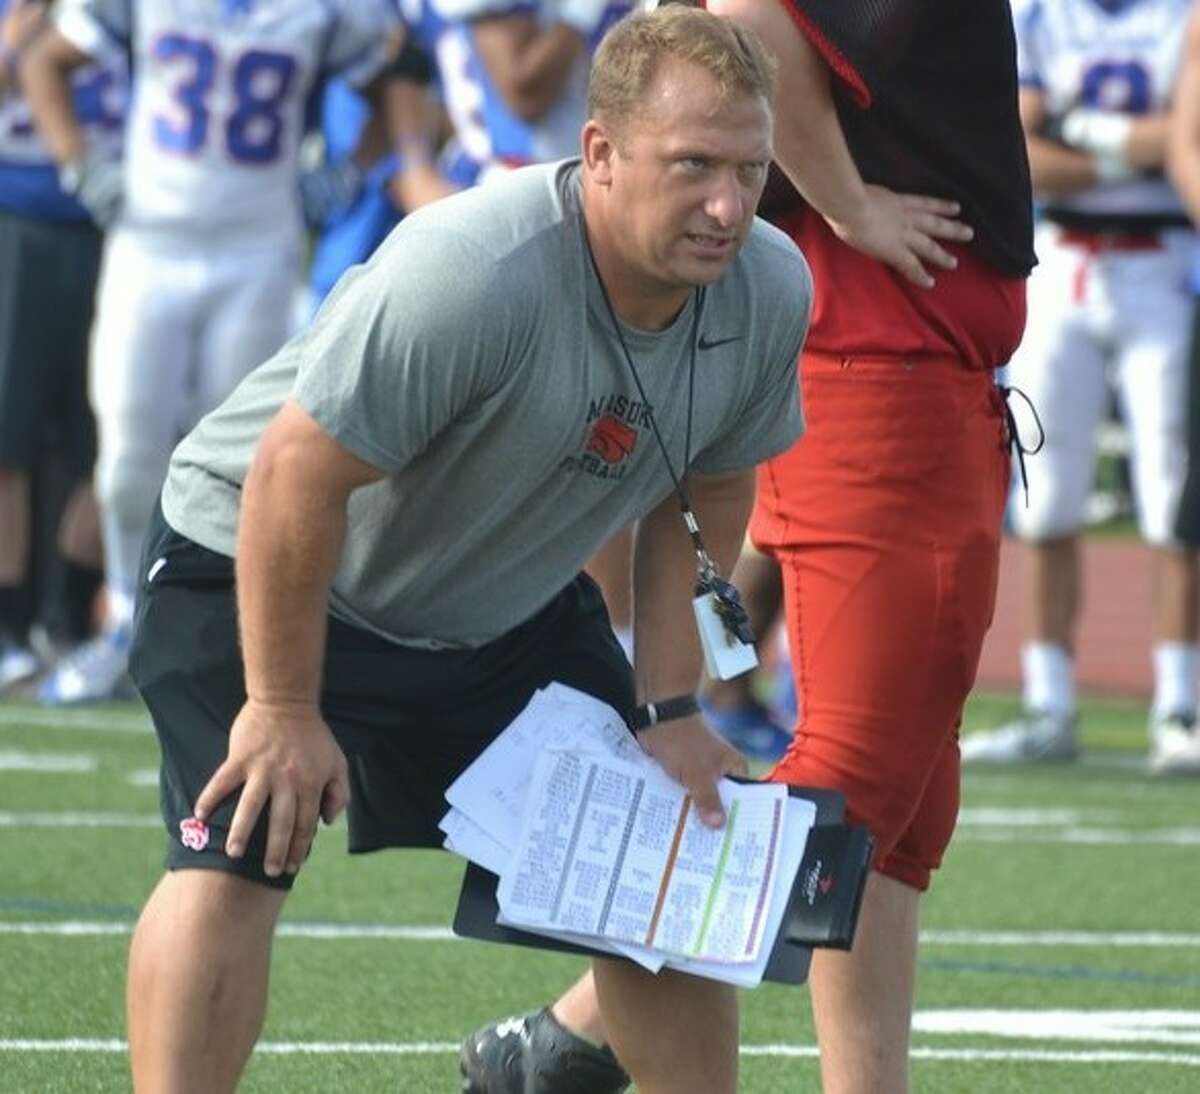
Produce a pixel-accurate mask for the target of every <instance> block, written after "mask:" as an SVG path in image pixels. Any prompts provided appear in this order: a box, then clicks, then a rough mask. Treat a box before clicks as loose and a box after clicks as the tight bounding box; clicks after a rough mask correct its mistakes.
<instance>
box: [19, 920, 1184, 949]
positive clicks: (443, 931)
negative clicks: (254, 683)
mask: <svg viewBox="0 0 1200 1094" xmlns="http://www.w3.org/2000/svg"><path fill="white" fill-rule="evenodd" d="M132 929H133V926H132V924H130V923H125V922H121V921H107V922H105V921H86V920H65V921H64V920H58V921H55V920H47V921H36V922H5V921H3V920H0V935H3V934H25V935H56V936H59V937H63V938H89V937H101V936H104V935H122V934H129V933H130V931H131V930H132ZM277 934H278V935H279V936H280V937H283V938H315V939H322V940H326V941H333V942H343V941H355V940H359V939H372V938H378V939H391V940H395V941H402V942H404V941H421V942H455V941H459V937H458V935H456V934H455V933H454V932H453V931H451V930H450V928H449V927H438V926H426V925H404V926H402V925H399V924H388V923H344V924H343V923H286V922H285V923H281V924H280V925H279V929H278V931H277ZM921 945H922V946H981V947H987V948H994V947H1006V946H1093V947H1096V946H1103V947H1104V948H1106V949H1108V948H1112V947H1117V946H1119V947H1123V948H1126V949H1138V948H1142V949H1195V948H1197V947H1200V934H1185V933H1182V932H1170V931H936V930H934V931H922V932H921Z"/></svg>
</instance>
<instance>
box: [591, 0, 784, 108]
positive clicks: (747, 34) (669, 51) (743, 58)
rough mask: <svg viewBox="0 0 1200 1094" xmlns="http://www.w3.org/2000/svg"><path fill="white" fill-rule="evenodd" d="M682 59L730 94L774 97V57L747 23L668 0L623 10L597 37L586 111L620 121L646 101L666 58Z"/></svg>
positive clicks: (769, 101) (721, 91) (769, 100)
mask: <svg viewBox="0 0 1200 1094" xmlns="http://www.w3.org/2000/svg"><path fill="white" fill-rule="evenodd" d="M668 60H677V61H686V62H688V63H690V64H694V65H696V66H698V67H699V68H702V69H704V70H705V71H706V72H708V73H709V75H711V76H712V77H713V78H714V79H715V80H716V82H717V85H718V87H719V88H720V93H721V96H722V98H727V97H729V96H731V95H734V94H744V95H751V96H760V97H761V98H763V99H765V100H766V102H767V103H768V104H773V103H774V101H775V70H776V64H775V59H774V57H772V56H771V55H770V54H769V53H768V52H767V50H766V48H765V47H764V46H763V43H762V39H761V38H759V36H758V35H757V34H755V32H754V31H752V30H751V29H750V28H749V27H745V26H742V25H741V24H740V23H737V22H735V21H734V20H732V19H725V18H722V17H721V16H717V15H713V14H712V13H711V12H708V11H705V10H704V9H703V8H694V7H689V6H687V5H684V4H669V5H667V6H665V7H660V8H658V9H656V10H654V11H649V12H640V13H636V14H633V15H628V16H626V17H625V18H624V19H622V20H621V21H620V22H619V23H617V24H616V25H615V26H614V27H613V28H612V29H611V30H610V31H609V32H608V33H607V34H606V35H605V36H604V40H603V41H602V42H601V43H600V47H599V49H597V50H596V55H595V57H594V58H593V60H592V73H591V80H590V82H589V84H588V116H589V117H592V118H596V119H597V120H600V121H604V122H607V123H608V124H609V125H612V126H616V127H620V126H621V125H622V124H623V123H624V122H626V121H629V120H631V119H633V118H637V117H638V116H639V115H640V114H641V113H642V112H643V111H644V110H645V109H646V106H647V98H648V93H649V91H650V88H651V86H652V85H653V83H654V80H655V78H656V77H657V76H658V73H659V69H660V68H661V66H662V65H663V63H664V62H665V61H668Z"/></svg>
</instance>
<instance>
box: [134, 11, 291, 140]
mask: <svg viewBox="0 0 1200 1094" xmlns="http://www.w3.org/2000/svg"><path fill="white" fill-rule="evenodd" d="M153 53H154V58H155V60H156V61H159V62H160V63H163V64H168V65H174V64H185V65H187V66H188V68H187V75H186V76H185V77H184V78H183V79H182V80H180V81H179V82H178V83H176V84H175V86H174V89H173V98H174V105H175V106H177V107H178V110H177V111H176V112H173V113H172V114H167V113H163V112H160V113H158V114H156V115H155V116H154V137H155V140H156V141H158V143H159V144H160V145H161V146H162V147H163V148H168V149H170V150H171V151H173V152H181V153H183V154H185V155H190V154H193V153H195V152H197V151H199V150H200V149H201V148H203V147H204V145H205V144H206V142H207V141H208V139H209V130H210V128H211V127H212V121H213V118H212V110H211V108H210V106H209V99H210V96H211V93H212V90H213V86H214V84H215V83H216V79H217V74H218V71H219V58H218V56H217V52H216V50H215V49H214V48H213V45H212V43H211V42H209V41H207V40H206V39H204V38H191V37H188V36H187V35H183V34H164V35H163V36H162V37H160V38H159V39H158V40H157V41H156V42H155V43H154V49H153ZM295 75H296V59H295V58H294V57H292V56H290V55H289V54H286V53H274V52H271V51H269V50H262V49H251V50H247V51H246V52H245V53H243V54H242V55H241V56H240V57H239V58H238V60H237V62H236V64H234V66H233V69H232V72H231V73H230V76H231V82H232V91H233V96H232V98H233V102H232V109H231V110H230V111H229V114H228V117H226V118H225V122H224V127H223V129H224V133H223V139H224V143H225V147H226V148H227V149H228V150H229V155H230V157H231V158H232V159H233V160H234V161H235V162H237V163H246V164H264V163H271V162H273V161H274V160H275V159H277V158H278V156H279V149H280V145H281V141H282V136H283V115H282V113H281V109H282V106H283V103H284V101H285V100H286V98H287V94H288V91H289V90H290V88H291V85H292V80H293V78H294V77H295Z"/></svg>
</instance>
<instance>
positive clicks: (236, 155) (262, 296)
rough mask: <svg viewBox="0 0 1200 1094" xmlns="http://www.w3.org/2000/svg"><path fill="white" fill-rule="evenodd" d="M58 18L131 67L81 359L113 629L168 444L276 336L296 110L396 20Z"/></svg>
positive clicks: (145, 9)
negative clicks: (118, 172)
mask: <svg viewBox="0 0 1200 1094" xmlns="http://www.w3.org/2000/svg"><path fill="white" fill-rule="evenodd" d="M56 18H57V23H58V28H59V30H60V31H61V32H62V34H63V35H64V36H65V37H66V38H68V39H69V40H70V41H71V42H72V43H73V44H74V45H75V46H76V47H78V48H79V49H80V50H82V51H83V52H85V53H88V54H89V55H91V56H93V57H97V58H105V57H110V56H116V55H120V54H125V53H127V54H129V55H130V56H131V57H132V65H133V81H132V102H131V107H130V115H129V122H128V127H127V136H126V159H125V163H126V172H125V203H124V207H123V211H122V213H121V216H120V217H119V219H118V221H117V223H116V224H115V226H114V228H113V230H112V232H111V233H110V236H109V239H108V242H107V246H106V253H105V257H104V266H103V271H102V274H101V284H100V290H99V297H98V303H97V309H98V317H97V324H96V329H95V334H94V342H93V349H92V403H93V406H94V408H95V410H96V414H97V419H98V424H99V427H100V455H99V461H98V464H97V473H96V486H97V493H98V496H99V499H100V503H101V509H102V515H103V526H104V539H105V554H106V579H107V582H108V587H109V590H110V616H112V618H113V619H114V620H115V622H116V623H117V624H118V625H120V624H122V623H125V622H127V621H128V620H129V618H130V616H131V607H132V598H133V592H134V590H135V589H136V587H137V579H138V573H137V567H138V553H139V549H140V542H141V537H142V535H143V532H144V530H145V528H146V526H147V524H148V523H149V518H150V515H151V512H152V510H153V507H154V503H155V499H156V497H157V495H158V491H159V488H160V486H161V484H162V481H163V477H164V475H165V473H166V467H167V460H168V457H169V456H170V453H171V449H172V448H173V447H174V445H175V442H176V441H177V439H178V438H179V437H180V436H181V435H182V433H184V432H185V431H186V430H187V429H188V428H189V426H190V425H191V424H192V423H193V422H194V421H195V420H196V419H197V418H198V417H199V416H200V415H201V414H202V413H204V412H206V411H207V410H209V409H211V408H212V407H213V406H215V405H216V404H217V403H219V402H220V401H222V400H223V399H224V398H225V396H226V395H227V394H228V393H229V392H230V391H231V390H232V389H233V387H234V386H235V385H236V384H237V383H238V382H239V381H240V380H241V378H242V377H243V376H244V375H245V374H246V373H247V372H249V371H250V369H251V368H253V367H254V366H255V365H257V364H259V363H260V362H261V361H264V360H265V359H266V358H267V357H268V356H269V355H270V354H271V353H273V352H274V351H275V350H276V349H277V348H278V347H279V346H280V345H281V344H282V343H283V341H284V340H285V339H286V337H287V335H288V333H289V328H290V324H291V314H292V312H291V308H292V301H293V296H294V293H295V290H296V288H297V286H298V284H299V281H300V257H301V244H302V233H301V221H300V211H299V202H298V196H297V187H296V179H297V171H298V167H297V154H298V147H299V142H300V139H301V136H302V135H303V128H304V122H305V112H306V105H307V100H308V98H309V96H310V94H311V92H312V90H313V88H314V87H315V86H316V85H317V83H318V81H320V80H322V79H324V78H326V77H333V76H341V77H344V78H345V79H346V80H348V81H349V82H350V83H351V84H353V85H356V86H357V85H361V84H365V83H366V82H368V81H369V80H370V79H372V78H373V77H374V76H375V75H376V74H377V73H378V72H379V71H380V69H381V68H382V67H383V66H384V64H385V63H386V61H387V39H388V35H389V33H390V31H391V30H393V29H394V28H395V26H396V25H397V16H396V13H395V10H394V7H393V5H392V4H391V3H390V2H388V0H320V2H316V0H62V2H61V3H60V4H59V6H58V8H57V10H56Z"/></svg>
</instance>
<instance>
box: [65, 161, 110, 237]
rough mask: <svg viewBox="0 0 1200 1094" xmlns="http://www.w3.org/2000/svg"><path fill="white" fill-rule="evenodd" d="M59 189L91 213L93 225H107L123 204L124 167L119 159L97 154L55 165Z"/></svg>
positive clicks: (106, 226)
mask: <svg viewBox="0 0 1200 1094" xmlns="http://www.w3.org/2000/svg"><path fill="white" fill-rule="evenodd" d="M58 180H59V183H60V185H61V186H62V188H63V190H64V191H65V192H66V193H68V194H70V195H71V196H72V197H73V198H75V200H76V201H78V202H79V204H80V205H82V206H83V207H84V208H85V209H86V210H87V211H88V212H89V213H90V214H91V216H92V220H93V221H95V223H96V227H97V228H100V229H104V228H108V227H109V226H110V225H111V224H112V223H113V221H115V220H116V219H117V217H118V216H119V215H120V213H121V208H122V206H123V205H124V204H125V168H124V165H123V164H122V163H121V161H120V160H116V159H112V158H110V157H107V156H101V155H88V156H85V157H84V158H83V159H79V160H72V161H71V162H70V163H64V164H63V165H62V167H60V168H59V169H58Z"/></svg>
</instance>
